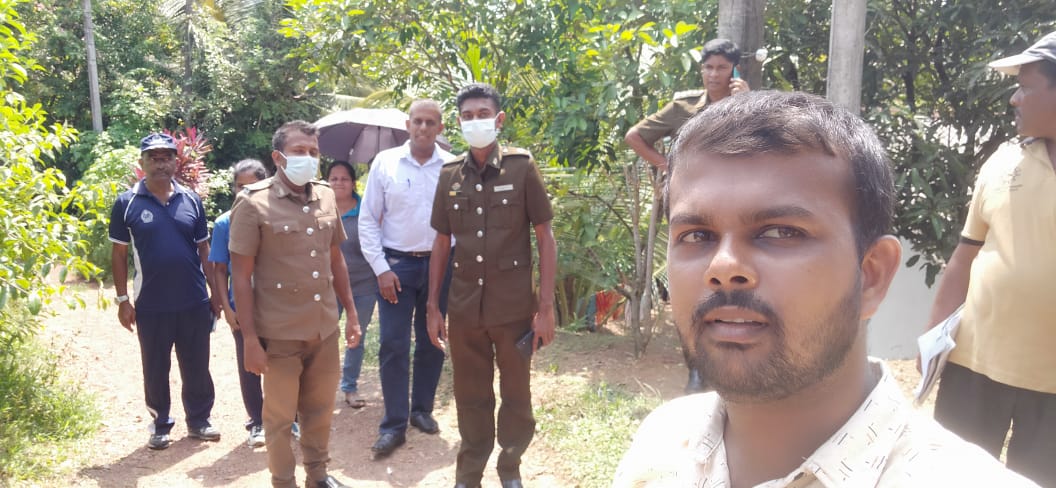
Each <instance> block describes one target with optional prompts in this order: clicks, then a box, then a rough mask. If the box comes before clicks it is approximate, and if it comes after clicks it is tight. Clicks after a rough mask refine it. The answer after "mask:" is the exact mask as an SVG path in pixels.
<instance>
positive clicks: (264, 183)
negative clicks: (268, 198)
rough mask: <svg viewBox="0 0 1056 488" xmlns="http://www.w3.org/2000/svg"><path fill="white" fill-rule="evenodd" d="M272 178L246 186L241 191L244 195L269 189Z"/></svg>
mask: <svg viewBox="0 0 1056 488" xmlns="http://www.w3.org/2000/svg"><path fill="white" fill-rule="evenodd" d="M272 178H274V177H272ZM272 178H264V179H263V180H260V181H258V182H256V183H250V184H248V185H246V186H243V187H242V191H243V192H245V193H252V192H255V191H259V190H263V189H265V188H269V187H271V184H272V182H273V181H274V180H273V179H272Z"/></svg>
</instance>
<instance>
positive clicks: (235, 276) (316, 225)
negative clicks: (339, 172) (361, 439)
mask: <svg viewBox="0 0 1056 488" xmlns="http://www.w3.org/2000/svg"><path fill="white" fill-rule="evenodd" d="M271 146H272V149H273V150H272V152H271V159H272V161H274V162H275V167H276V170H277V171H276V173H275V176H273V177H271V178H268V179H266V180H263V181H261V182H259V183H253V184H250V185H247V186H246V188H245V189H244V190H243V191H242V192H241V193H239V194H238V196H237V197H236V199H235V205H234V207H233V208H232V209H231V239H230V243H229V244H228V247H229V249H230V251H231V284H232V286H233V287H234V289H235V303H237V304H238V310H237V320H238V325H239V327H241V330H242V339H243V348H244V350H243V354H244V356H245V368H246V371H248V372H250V373H255V374H259V375H262V376H263V377H264V385H263V387H264V410H263V420H264V438H265V440H264V442H265V444H266V445H267V449H268V469H269V470H270V471H271V484H272V486H274V487H276V488H293V487H296V486H297V482H296V479H295V473H294V471H295V469H296V467H297V462H296V459H295V458H294V457H293V448H292V447H291V446H290V442H291V437H292V435H293V434H292V431H291V429H292V425H293V422H294V419H295V418H299V419H300V428H301V453H302V454H303V456H304V470H305V472H306V474H307V478H308V479H307V486H308V487H309V488H317V487H318V488H335V487H343V486H345V485H343V484H341V483H340V482H338V481H337V480H336V479H334V477H333V476H330V475H329V474H327V464H328V463H329V462H330V451H329V448H330V421H331V419H332V417H333V413H334V395H335V391H336V390H337V383H338V380H339V379H340V377H341V364H340V355H339V353H338V336H339V335H340V329H339V328H338V326H337V321H338V316H337V301H338V300H340V301H341V304H342V305H344V307H345V310H347V311H348V319H347V323H346V325H345V330H346V331H347V332H346V340H345V343H346V347H355V346H356V345H357V344H359V341H360V338H361V330H360V328H359V318H358V317H357V316H356V308H355V305H354V304H353V303H352V289H351V288H350V287H349V284H348V270H347V269H346V268H345V258H344V257H343V256H342V254H341V248H340V245H341V241H343V240H345V230H344V227H342V226H341V222H340V220H339V219H340V217H339V216H338V213H337V202H336V201H335V199H334V192H333V191H332V190H330V186H329V185H327V184H326V183H325V182H322V181H315V180H314V178H315V176H316V174H318V172H319V138H318V136H317V134H316V130H315V127H314V126H312V125H311V124H309V123H307V122H304V121H301V120H296V121H293V122H287V123H286V124H283V125H282V127H279V129H278V130H277V131H275V135H274V136H272V138H271Z"/></svg>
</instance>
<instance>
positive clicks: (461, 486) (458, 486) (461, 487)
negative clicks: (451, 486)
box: [455, 481, 480, 488]
mask: <svg viewBox="0 0 1056 488" xmlns="http://www.w3.org/2000/svg"><path fill="white" fill-rule="evenodd" d="M455 488H480V483H477V484H475V485H470V484H469V483H463V482H461V481H459V482H458V483H455Z"/></svg>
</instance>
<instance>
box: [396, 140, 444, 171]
mask: <svg viewBox="0 0 1056 488" xmlns="http://www.w3.org/2000/svg"><path fill="white" fill-rule="evenodd" d="M400 159H405V160H407V161H410V162H412V163H414V164H415V165H418V160H417V159H414V155H413V154H411V141H410V140H408V141H407V142H405V143H403V145H402V146H400ZM431 164H444V158H443V157H441V156H440V145H439V144H437V143H435V142H434V143H433V155H432V156H429V160H428V161H426V162H425V164H422V165H421V166H422V167H425V166H429V165H431Z"/></svg>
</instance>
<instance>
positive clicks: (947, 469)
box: [612, 359, 1037, 488]
mask: <svg viewBox="0 0 1056 488" xmlns="http://www.w3.org/2000/svg"><path fill="white" fill-rule="evenodd" d="M870 367H872V368H874V370H875V371H877V372H880V373H881V378H880V381H879V382H878V383H877V385H876V387H875V388H873V391H872V392H871V393H870V394H869V396H868V397H866V399H865V401H864V402H863V403H862V405H861V406H859V407H858V410H857V411H856V412H855V413H854V415H852V416H851V418H850V419H848V420H847V423H845V424H844V425H843V427H841V428H840V430H839V431H837V432H836V433H835V434H834V435H833V436H832V437H831V438H830V439H829V440H828V441H826V442H825V443H824V444H823V445H821V447H819V448H818V449H817V450H816V451H814V453H813V454H811V455H810V456H809V457H807V459H806V460H804V462H803V464H801V465H800V467H799V468H797V469H796V470H794V471H792V472H791V473H789V474H788V475H787V476H785V477H783V478H780V479H775V480H770V481H767V482H765V483H762V484H759V485H757V488H779V487H793V488H820V487H826V488H834V487H856V488H857V487H885V488H886V487H891V488H894V487H910V486H921V487H929V488H931V487H936V486H1001V487H1021V486H1023V487H1025V486H1037V485H1036V484H1034V483H1032V482H1031V481H1030V480H1027V479H1026V478H1024V477H1022V476H1020V475H1018V474H1016V473H1014V472H1012V471H1009V470H1008V469H1006V468H1005V467H1004V465H1002V464H1001V463H1000V462H998V461H997V460H996V459H994V458H993V457H992V456H990V455H989V454H987V453H986V451H983V450H982V449H981V448H979V447H978V446H976V445H974V444H970V443H968V442H966V441H964V440H962V439H961V438H960V437H957V436H956V435H955V434H953V433H951V432H949V431H947V430H946V429H944V428H943V427H942V426H940V425H939V424H938V423H936V422H935V421H934V420H932V419H930V418H927V417H924V416H921V415H920V414H918V413H917V412H916V411H914V410H913V408H912V407H911V406H910V405H909V403H908V402H907V401H906V399H905V397H903V396H902V392H901V390H899V387H898V384H897V383H896V382H895V379H894V377H893V376H892V375H891V373H890V371H888V369H887V367H886V366H885V365H884V364H883V363H882V362H881V361H879V360H875V359H870ZM725 423H726V407H725V403H724V402H723V401H722V399H721V398H719V396H718V394H716V393H714V392H711V393H701V394H696V395H690V396H685V397H681V398H678V399H675V400H672V401H670V402H668V403H666V404H664V405H662V406H661V407H660V408H658V409H656V410H655V411H653V413H651V414H650V415H649V416H648V417H647V418H646V419H645V421H643V422H642V425H641V427H640V428H639V429H638V433H637V434H635V438H634V442H633V443H632V445H631V447H630V449H629V450H628V451H627V453H626V454H625V455H624V457H623V460H622V461H621V462H620V466H619V468H618V469H617V470H616V476H615V480H614V482H613V484H612V486H613V487H614V488H624V487H628V488H629V487H636V488H637V487H654V488H658V487H686V486H692V487H702V488H728V487H730V486H731V485H730V473H729V469H728V466H727V460H726V447H725V443H724V441H723V431H724V426H725Z"/></svg>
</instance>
